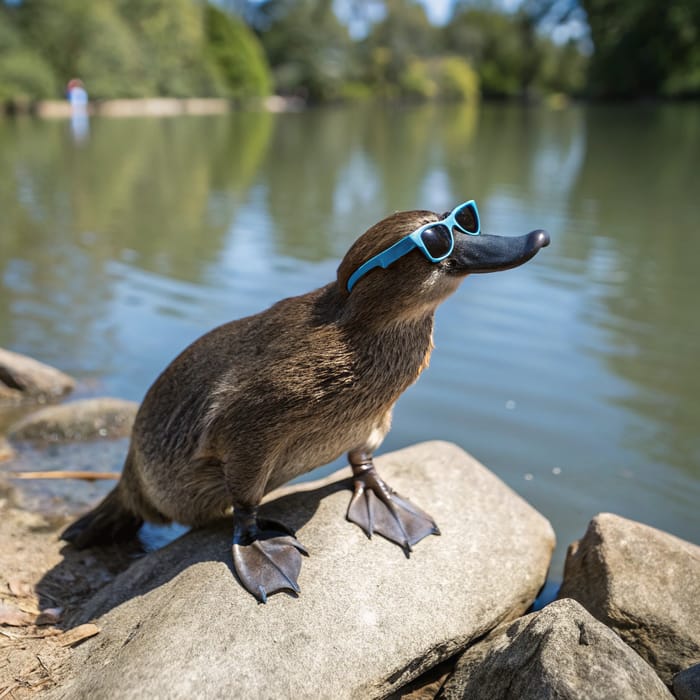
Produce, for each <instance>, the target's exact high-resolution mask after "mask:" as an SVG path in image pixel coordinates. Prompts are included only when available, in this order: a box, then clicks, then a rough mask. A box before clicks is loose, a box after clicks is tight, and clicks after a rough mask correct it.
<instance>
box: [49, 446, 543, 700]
mask: <svg viewBox="0 0 700 700" xmlns="http://www.w3.org/2000/svg"><path fill="white" fill-rule="evenodd" d="M376 462H377V467H378V469H379V471H380V472H381V473H382V475H383V476H384V478H385V479H387V480H388V482H389V483H390V484H391V485H392V486H393V487H394V488H395V489H396V490H397V491H398V492H399V493H401V494H403V495H405V496H409V497H410V498H411V499H413V500H414V501H415V502H416V503H417V504H419V505H420V506H421V507H423V508H425V509H426V510H427V511H428V512H429V513H430V514H431V515H433V516H434V517H435V519H436V521H437V522H438V524H439V526H440V528H441V530H442V535H441V536H440V537H428V538H427V539H425V540H423V541H422V542H420V543H419V544H418V545H417V546H416V548H415V551H414V552H413V553H412V555H411V557H410V559H408V558H406V557H405V556H404V554H403V553H402V551H401V549H400V548H398V547H397V546H396V545H394V544H391V543H390V542H387V541H386V540H384V539H383V538H381V537H375V538H373V539H372V540H368V539H367V538H366V537H365V535H364V534H363V533H362V532H361V531H360V529H359V528H358V527H357V526H355V525H353V524H351V523H349V522H347V521H346V520H345V512H346V510H347V507H348V503H349V500H350V495H351V494H350V480H349V479H345V478H342V477H343V476H345V474H347V473H349V472H348V471H347V470H343V473H342V476H339V475H338V474H333V475H331V476H330V477H328V479H325V480H323V481H320V482H315V483H311V484H301V485H298V486H295V487H288V488H287V489H286V490H285V491H283V492H282V494H283V495H281V496H280V495H278V496H277V497H275V498H274V500H273V501H272V502H268V504H267V505H266V506H265V511H266V513H265V515H266V516H267V517H271V518H275V519H278V520H281V521H282V522H285V523H286V524H287V525H289V526H290V527H292V528H294V529H295V530H297V534H298V537H299V539H300V541H301V542H302V543H303V544H304V545H305V546H306V547H307V548H308V550H309V552H310V556H309V558H308V559H304V563H303V566H302V570H301V575H300V577H299V583H300V586H301V595H300V596H299V598H298V599H294V598H292V597H290V596H287V595H285V594H277V595H275V596H272V597H271V598H270V600H269V602H268V603H267V604H266V605H259V604H258V603H256V601H255V600H254V599H253V597H252V596H250V595H249V594H248V593H246V592H245V591H244V590H243V589H242V587H241V586H240V585H239V584H238V583H237V581H236V580H235V577H234V575H233V573H232V569H231V549H230V537H231V526H230V524H229V523H224V524H222V526H221V527H219V528H212V529H209V530H200V531H194V532H191V533H189V534H187V535H185V536H183V537H181V538H180V539H178V540H176V541H175V542H173V543H171V544H170V545H168V546H167V547H165V548H164V549H162V550H159V551H156V552H153V553H151V554H149V555H147V556H146V557H145V558H143V559H141V560H138V561H136V562H135V563H134V564H133V565H132V566H131V567H130V568H129V569H128V570H127V571H126V572H124V573H123V574H122V575H120V576H119V577H117V578H116V579H115V580H114V581H113V582H112V583H111V584H109V585H108V586H107V587H105V588H104V589H102V590H101V591H100V592H99V593H98V594H97V595H96V596H95V598H93V599H92V600H91V601H90V602H89V603H88V605H87V607H86V608H85V610H84V612H83V614H82V615H81V616H80V617H79V618H78V619H74V620H73V621H72V623H74V624H77V623H80V622H83V621H87V620H88V619H90V618H95V617H96V618H98V619H97V624H98V625H99V627H100V628H101V629H102V632H101V634H100V635H98V636H97V637H95V638H94V639H92V640H88V641H87V642H85V643H84V644H83V645H82V646H81V647H78V649H76V653H75V655H74V657H73V661H72V665H71V667H70V668H69V669H67V675H68V677H69V678H70V677H71V676H75V677H74V679H73V680H72V681H70V682H69V683H68V684H67V685H65V686H64V687H63V688H62V689H61V690H58V691H55V694H54V695H53V696H52V697H61V698H89V697H124V698H126V697H128V698H154V697H155V698H165V697H167V698H169V699H174V698H192V697H231V698H239V697H240V698H243V697H255V698H305V697H313V698H333V699H334V700H339V699H342V698H362V699H363V700H364V699H366V698H378V697H384V696H386V695H387V694H389V693H390V692H392V691H394V690H395V689H397V688H400V687H401V686H403V685H405V684H406V683H407V682H408V681H410V680H412V679H413V678H415V677H417V676H418V675H420V674H421V673H422V672H423V671H425V670H426V669H428V668H431V667H432V666H434V665H435V664H437V663H439V662H440V661H442V660H444V659H446V658H448V657H450V656H452V655H454V654H455V653H456V652H457V651H459V650H460V649H462V648H464V647H465V646H466V645H467V644H468V643H469V642H470V641H472V640H473V639H475V638H476V637H479V636H481V635H483V634H485V633H486V632H488V631H489V630H490V629H492V628H493V627H494V626H496V625H497V624H499V623H500V622H502V621H503V620H508V619H513V618H515V617H517V616H519V615H520V614H522V613H523V612H524V611H525V610H526V609H527V608H528V607H529V606H530V604H531V603H532V601H533V599H534V597H535V595H536V594H537V591H538V590H539V588H540V587H541V585H542V583H543V582H544V579H545V576H546V572H547V568H548V565H549V562H550V557H551V552H552V549H553V546H554V534H553V532H552V528H551V526H550V524H549V523H548V522H547V520H545V519H544V518H543V517H542V516H541V515H540V514H539V513H537V512H536V511H535V510H534V509H533V508H532V507H531V506H529V505H528V504H527V503H526V502H525V501H523V500H522V499H521V498H520V497H519V496H518V495H517V494H515V493H514V492H513V491H511V490H510V489H509V488H508V487H507V486H505V485H504V484H503V483H502V482H501V481H500V480H499V479H498V478H497V477H495V476H494V475H493V474H492V473H491V472H489V471H488V470H487V469H486V468H484V467H483V466H482V465H481V464H479V463H478V462H477V461H476V460H474V459H473V458H472V457H470V456H469V455H467V454H466V453H465V452H463V451H462V450H461V449H460V448H458V447H456V446H455V445H451V444H449V443H441V442H430V443H423V444H420V445H416V446H414V447H411V448H407V449H405V450H401V451H399V452H395V453H392V454H388V455H386V456H384V457H380V458H379V459H377V460H376ZM278 494H279V492H278ZM96 669H99V672H97V671H96Z"/></svg>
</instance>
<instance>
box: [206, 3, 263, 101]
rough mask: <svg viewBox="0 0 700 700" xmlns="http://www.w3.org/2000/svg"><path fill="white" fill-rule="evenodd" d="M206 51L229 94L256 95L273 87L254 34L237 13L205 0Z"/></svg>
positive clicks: (234, 95) (231, 95)
mask: <svg viewBox="0 0 700 700" xmlns="http://www.w3.org/2000/svg"><path fill="white" fill-rule="evenodd" d="M204 19H205V30H206V37H207V52H208V55H209V57H210V58H211V60H212V62H213V63H214V64H215V65H216V66H217V67H218V69H219V71H220V73H221V79H222V81H223V83H224V85H225V87H224V88H223V90H224V92H225V94H227V95H228V96H230V97H258V96H261V95H269V94H270V92H271V91H272V76H271V75H270V70H269V68H268V65H267V59H266V57H265V53H264V51H263V49H262V46H261V44H260V42H259V41H258V39H257V37H256V36H255V35H254V34H253V33H252V32H251V31H250V29H248V27H246V25H245V24H244V23H243V22H242V21H241V20H239V19H237V18H236V17H232V16H231V15H229V14H227V13H226V12H223V11H222V10H220V9H218V8H217V7H214V6H213V5H211V4H208V5H207V6H206V7H205V10H204Z"/></svg>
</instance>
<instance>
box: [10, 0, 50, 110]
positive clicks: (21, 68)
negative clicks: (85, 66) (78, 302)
mask: <svg viewBox="0 0 700 700" xmlns="http://www.w3.org/2000/svg"><path fill="white" fill-rule="evenodd" d="M55 90H56V79H55V76H54V75H53V72H52V71H51V67H50V66H49V65H48V64H47V63H46V61H44V60H43V59H42V57H41V56H39V55H38V54H37V53H36V52H35V51H33V50H31V49H29V48H28V47H27V46H26V45H25V44H24V42H23V40H22V36H21V34H20V32H19V30H18V29H17V27H16V26H15V24H14V22H13V21H12V18H11V17H10V15H9V13H8V12H7V11H6V8H2V7H0V100H9V99H17V98H27V99H37V98H41V97H51V96H53V94H54V92H55Z"/></svg>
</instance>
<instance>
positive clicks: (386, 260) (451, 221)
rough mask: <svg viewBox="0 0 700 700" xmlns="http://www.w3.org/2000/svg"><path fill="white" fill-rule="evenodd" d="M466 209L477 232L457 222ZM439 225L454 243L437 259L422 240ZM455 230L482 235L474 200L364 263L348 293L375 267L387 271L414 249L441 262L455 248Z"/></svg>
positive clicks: (349, 283)
mask: <svg viewBox="0 0 700 700" xmlns="http://www.w3.org/2000/svg"><path fill="white" fill-rule="evenodd" d="M466 207H471V208H472V209H473V211H474V217H475V219H476V231H467V229H465V228H464V226H462V225H461V224H460V223H459V222H458V221H457V215H458V214H459V212H460V211H462V209H464V208H466ZM438 224H443V225H444V226H446V227H447V230H448V231H449V232H450V237H451V239H452V241H451V243H450V248H449V250H448V251H447V252H446V253H445V254H444V255H440V256H438V257H435V256H433V255H431V254H430V252H429V251H428V249H427V247H426V245H425V243H424V242H423V239H422V238H421V235H422V234H423V233H424V232H425V231H427V230H428V229H429V228H432V227H433V226H437V225H438ZM454 228H457V229H459V230H460V231H462V232H463V233H466V234H468V235H470V236H478V235H479V234H480V233H481V219H480V218H479V209H478V208H477V206H476V202H475V201H474V200H473V199H470V200H469V201H468V202H463V203H462V204H460V205H458V206H456V207H455V208H454V209H453V210H452V211H451V212H450V213H449V214H448V215H447V216H446V217H445V218H444V219H440V220H439V221H431V222H430V223H429V224H424V225H423V226H421V227H420V228H417V229H416V230H415V231H414V232H413V233H409V234H408V236H404V237H403V238H401V239H400V240H398V241H396V243H394V244H393V245H390V246H389V247H388V248H386V249H385V250H383V251H382V252H381V253H377V255H375V256H373V257H371V258H370V259H369V260H367V262H364V263H362V265H360V267H358V268H357V270H355V272H353V273H352V275H350V279H348V284H347V290H348V292H351V291H352V288H353V287H354V286H355V284H356V283H357V281H358V280H359V279H360V278H362V277H364V275H366V274H367V273H368V272H369V271H370V270H373V269H374V268H375V267H381V268H384V269H386V268H387V267H389V265H391V264H392V263H395V262H396V261H397V260H398V259H399V258H402V257H403V256H404V255H407V254H408V253H410V252H411V251H412V250H413V249H414V248H418V250H420V251H421V253H423V255H424V256H425V257H426V258H427V259H428V260H429V261H430V262H432V263H438V262H440V261H441V260H444V259H445V258H447V257H449V256H450V255H451V253H452V251H453V250H454V247H455V235H454V230H453V229H454Z"/></svg>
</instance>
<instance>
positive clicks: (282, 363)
mask: <svg viewBox="0 0 700 700" xmlns="http://www.w3.org/2000/svg"><path fill="white" fill-rule="evenodd" d="M548 244H549V236H548V235H547V233H545V232H544V231H541V230H537V231H532V232H531V233H528V234H526V235H524V236H519V237H508V238H504V237H500V236H490V235H484V234H482V233H481V225H480V221H479V213H478V210H477V207H476V204H475V203H474V202H473V201H470V202H466V203H464V204H461V205H460V206H458V207H456V208H455V209H454V210H453V211H452V212H450V213H448V214H446V215H443V216H442V217H440V216H438V215H437V214H435V213H433V212H430V211H408V212H400V213H397V214H394V215H392V216H389V217H388V218H386V219H384V220H382V221H380V222H379V223H377V224H375V225H374V226H372V227H371V228H370V229H369V230H368V231H367V232H366V233H364V234H363V235H362V236H360V238H359V239H358V240H357V241H356V242H355V243H354V244H353V245H352V247H351V248H350V250H349V251H348V253H347V254H346V255H345V257H344V258H343V260H342V262H341V263H340V266H339V268H338V274H337V278H336V280H335V281H334V282H331V283H330V284H328V285H326V286H325V287H321V288H320V289H316V290H315V291H313V292H309V293H308V294H303V295H301V296H297V297H292V298H289V299H284V300H282V301H280V302H278V303H277V304H275V305H274V306H272V307H271V308H269V309H267V310H266V311H263V312H262V313H259V314H256V315H254V316H249V317H247V318H243V319H240V320H238V321H233V322H231V323H227V324H224V325H223V326H219V327H218V328H215V329H214V330H212V331H210V332H209V333H207V334H206V335H204V336H202V337H201V338H199V340H197V341H195V342H194V343H192V345H190V346H189V347H188V348H187V349H185V350H184V351H183V352H182V353H181V354H180V355H179V356H178V357H177V358H175V360H173V362H172V363H171V364H170V365H169V366H168V367H167V368H166V369H165V371H164V372H163V373H162V374H161V375H160V376H159V377H158V379H156V381H155V383H154V384H153V386H151V388H150V389H149V390H148V392H147V394H146V396H145V398H144V400H143V403H142V404H141V407H140V409H139V412H138V414H137V416H136V421H135V423H134V428H133V431H132V436H131V443H130V446H129V452H128V455H127V458H126V462H125V464H124V471H123V473H122V477H121V479H120V481H119V483H118V484H117V486H116V487H115V488H114V490H113V491H112V492H111V493H110V494H109V495H108V496H107V497H106V498H105V499H104V501H102V503H100V505H98V506H97V507H96V508H95V509H94V510H92V511H91V512H89V513H88V514H87V515H85V516H83V517H82V518H80V519H79V520H77V521H76V522H75V523H73V524H72V525H71V526H70V527H68V528H67V529H66V530H65V532H63V534H62V537H63V539H65V540H68V541H69V542H71V543H73V544H74V545H75V546H77V547H88V546H92V545H96V544H102V543H108V542H115V541H119V540H126V539H129V538H132V537H134V536H135V535H136V532H137V531H138V529H139V528H140V526H141V525H142V524H143V522H144V520H147V521H151V522H160V523H164V522H169V521H173V520H174V521H177V522H180V523H183V524H185V525H192V526H198V525H203V524H205V523H207V522H209V521H212V520H215V519H217V518H219V517H221V516H222V515H223V514H225V513H226V512H227V511H230V509H231V507H232V506H233V562H234V568H235V570H236V573H237V575H238V577H239V579H240V581H241V583H242V584H243V586H244V587H245V588H246V589H247V590H248V591H249V592H250V593H252V594H253V595H254V596H255V597H256V598H257V599H258V600H260V601H262V602H265V601H266V600H267V596H268V595H270V594H272V593H275V592H277V591H282V590H287V591H291V592H295V593H298V592H299V586H298V583H297V577H298V575H299V571H300V569H301V561H302V560H301V556H302V555H305V554H306V550H305V549H304V547H303V546H302V545H301V544H300V543H299V541H298V540H297V539H296V538H295V536H294V533H292V532H291V531H290V530H289V529H288V528H287V527H286V526H285V525H283V524H280V523H277V522H272V521H268V520H263V519H261V518H259V517H258V506H259V504H260V501H261V500H262V498H263V496H264V495H265V494H266V493H268V492H269V491H271V490H272V489H274V488H276V487H278V486H280V485H282V484H284V483H285V482H287V481H289V480H290V479H292V478H294V477H296V476H298V475H300V474H304V473H305V472H308V471H310V470H311V469H314V468H315V467H318V466H320V465H322V464H326V463H328V462H330V461H332V460H334V459H336V458H337V457H339V456H340V455H341V454H343V453H344V452H347V453H348V458H349V462H350V466H351V467H352V472H353V476H354V485H355V489H354V494H353V496H352V498H351V501H350V506H349V508H348V512H347V518H348V519H349V520H350V521H352V522H354V523H357V524H358V525H359V526H360V527H361V528H362V529H363V530H364V531H365V533H367V535H368V536H371V535H372V534H373V533H375V532H376V533H379V534H381V535H383V536H384V537H386V538H388V539H389V540H392V541H393V542H396V543H397V544H399V545H400V546H401V547H402V548H404V550H405V551H406V552H409V551H410V550H411V547H412V546H413V545H415V544H416V543H417V542H419V541H420V540H421V539H423V538H424V537H426V536H427V535H430V534H439V531H438V528H437V525H436V524H435V522H434V521H433V519H432V518H431V517H430V516H429V515H428V514H427V513H425V512H423V511H422V510H421V509H420V508H418V507H417V506H415V505H413V503H411V502H410V501H408V500H407V499H405V498H403V497H401V496H399V495H398V494H396V493H395V492H394V491H393V490H392V489H391V488H390V487H389V486H388V485H387V484H386V483H385V482H384V481H383V480H382V478H381V477H380V476H379V474H378V473H377V471H376V470H375V468H374V465H373V463H372V455H373V453H374V451H375V450H376V449H377V448H378V447H379V445H380V444H381V442H382V440H383V439H384V436H385V435H386V433H387V432H388V430H389V427H390V424H391V412H392V408H393V406H394V404H395V403H396V400H397V399H398V398H399V396H400V395H401V394H402V393H403V392H404V391H405V390H406V389H407V388H408V387H409V386H410V385H411V384H413V382H415V381H416V379H417V378H418V376H419V375H420V373H421V372H422V371H423V370H424V369H425V368H426V367H427V365H428V361H429V359H430V353H431V350H432V331H433V316H434V313H435V309H436V307H437V306H438V304H440V302H442V301H443V300H444V299H446V298H447V297H448V296H449V295H450V294H452V292H454V291H455V290H456V289H457V287H458V286H459V283H460V282H461V280H462V278H463V277H465V276H466V275H468V274H470V273H480V272H492V271H496V270H506V269H508V268H511V267H516V266H517V265H521V264H522V263H524V262H526V261H527V260H529V259H530V258H531V257H533V256H534V255H535V254H536V253H537V251H538V250H539V249H540V248H543V247H544V246H546V245H548Z"/></svg>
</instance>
